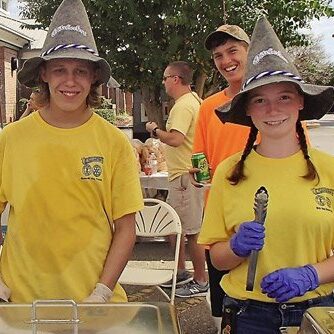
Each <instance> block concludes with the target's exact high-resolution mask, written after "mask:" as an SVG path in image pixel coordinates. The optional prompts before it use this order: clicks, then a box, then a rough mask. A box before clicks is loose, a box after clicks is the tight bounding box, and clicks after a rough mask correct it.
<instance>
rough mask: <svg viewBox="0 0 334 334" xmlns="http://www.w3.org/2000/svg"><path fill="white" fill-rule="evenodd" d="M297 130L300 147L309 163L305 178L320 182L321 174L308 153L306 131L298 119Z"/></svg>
mask: <svg viewBox="0 0 334 334" xmlns="http://www.w3.org/2000/svg"><path fill="white" fill-rule="evenodd" d="M296 131H297V135H298V139H299V144H300V148H301V150H302V152H303V155H304V158H305V160H306V164H307V173H306V174H305V175H303V178H304V179H306V180H310V181H311V180H315V179H317V181H318V182H319V174H318V172H317V170H316V168H315V166H314V165H313V163H312V161H311V159H310V156H309V154H308V147H307V142H306V137H305V132H304V129H303V126H302V123H301V121H299V120H298V121H297V124H296Z"/></svg>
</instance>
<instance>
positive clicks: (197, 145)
mask: <svg viewBox="0 0 334 334" xmlns="http://www.w3.org/2000/svg"><path fill="white" fill-rule="evenodd" d="M206 124H207V122H206V119H205V108H204V105H203V104H202V105H201V108H200V110H199V113H198V117H197V121H196V125H195V136H194V144H193V153H200V152H203V153H204V154H205V155H206V145H207V144H206V136H205V134H206V132H207V129H206Z"/></svg>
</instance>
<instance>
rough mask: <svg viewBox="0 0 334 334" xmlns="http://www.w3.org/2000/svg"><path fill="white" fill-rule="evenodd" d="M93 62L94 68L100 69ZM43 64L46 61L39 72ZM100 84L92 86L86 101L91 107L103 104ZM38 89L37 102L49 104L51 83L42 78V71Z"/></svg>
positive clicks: (41, 104) (42, 104) (40, 104)
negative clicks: (99, 90) (99, 89)
mask: <svg viewBox="0 0 334 334" xmlns="http://www.w3.org/2000/svg"><path fill="white" fill-rule="evenodd" d="M92 64H93V70H94V71H97V70H98V69H99V67H98V65H97V64H95V63H92ZM42 66H45V62H43V63H42V64H41V65H40V66H39V72H40V69H41V67H42ZM99 86H100V85H99V84H97V83H96V82H95V83H93V84H92V85H91V87H90V91H89V94H88V96H87V99H86V103H87V106H89V107H91V108H97V107H99V106H100V104H101V98H100V94H99V93H98V87H99ZM37 89H38V94H37V95H36V103H37V104H38V105H39V106H42V107H44V106H46V105H48V104H49V102H50V90H49V85H48V84H47V83H46V82H44V81H43V80H42V78H41V74H40V73H39V75H38V86H37V87H36V90H37Z"/></svg>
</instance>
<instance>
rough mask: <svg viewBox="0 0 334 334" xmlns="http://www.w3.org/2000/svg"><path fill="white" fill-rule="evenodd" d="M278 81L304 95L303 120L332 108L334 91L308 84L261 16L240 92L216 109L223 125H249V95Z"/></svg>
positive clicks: (320, 114)
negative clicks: (287, 83) (297, 89)
mask: <svg viewBox="0 0 334 334" xmlns="http://www.w3.org/2000/svg"><path fill="white" fill-rule="evenodd" d="M278 82H292V83H294V84H296V85H297V86H298V87H299V89H300V91H301V92H302V93H303V95H304V109H303V110H300V111H299V119H300V120H308V119H320V118H321V117H322V116H323V115H325V114H326V113H327V112H328V111H329V110H330V109H331V107H332V106H333V103H334V88H333V87H331V86H317V85H311V84H306V83H305V82H304V81H303V80H302V79H301V77H300V75H299V73H298V70H297V69H296V67H295V66H294V64H293V63H292V61H291V60H290V57H289V55H288V54H287V52H286V51H285V49H284V47H283V45H282V43H281V42H280V40H279V39H278V37H277V35H276V33H275V31H274V30H273V28H272V26H271V25H270V23H269V22H268V20H267V19H266V18H265V17H261V18H260V19H259V20H258V21H257V23H256V25H255V28H254V31H253V34H252V38H251V43H250V46H249V50H248V58H247V69H246V75H245V78H244V82H243V85H242V88H241V91H240V92H239V93H238V94H237V95H236V96H235V97H234V98H233V99H232V101H231V103H230V104H227V105H223V106H221V107H219V108H218V109H217V110H216V114H217V116H218V117H219V118H220V120H221V121H222V122H223V123H225V122H230V123H236V124H242V125H247V126H250V125H251V124H252V121H251V118H250V117H249V116H247V115H246V98H247V93H248V92H249V91H251V90H252V89H254V88H257V87H260V86H264V85H267V84H271V83H278Z"/></svg>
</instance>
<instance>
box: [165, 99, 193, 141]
mask: <svg viewBox="0 0 334 334" xmlns="http://www.w3.org/2000/svg"><path fill="white" fill-rule="evenodd" d="M180 109H182V110H180ZM193 117H194V113H193V112H192V110H191V107H186V106H185V105H184V104H182V105H180V106H178V105H177V104H175V105H174V107H173V109H172V115H171V119H170V125H169V131H171V130H176V131H179V132H181V133H182V134H183V135H184V136H186V135H187V133H188V130H189V128H190V125H191V123H192V119H193Z"/></svg>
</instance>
